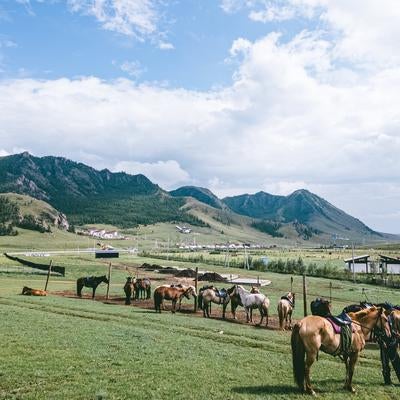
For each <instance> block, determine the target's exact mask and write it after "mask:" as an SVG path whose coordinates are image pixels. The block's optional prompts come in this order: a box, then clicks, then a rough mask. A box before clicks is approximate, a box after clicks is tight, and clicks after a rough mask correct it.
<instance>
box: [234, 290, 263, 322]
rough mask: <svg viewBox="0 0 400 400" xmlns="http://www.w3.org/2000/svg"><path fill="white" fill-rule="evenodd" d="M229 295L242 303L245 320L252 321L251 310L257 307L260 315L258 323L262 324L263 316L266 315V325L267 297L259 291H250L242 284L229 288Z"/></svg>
mask: <svg viewBox="0 0 400 400" xmlns="http://www.w3.org/2000/svg"><path fill="white" fill-rule="evenodd" d="M229 293H230V296H231V298H232V297H236V299H237V301H238V303H239V304H240V305H242V306H243V307H244V309H245V311H246V320H247V322H253V316H252V313H251V310H253V309H256V308H258V310H259V311H260V315H261V320H260V323H259V325H261V324H262V322H263V320H264V317H266V324H265V325H266V326H268V307H269V303H270V302H269V298H268V297H267V296H265V295H263V294H261V293H251V292H249V291H248V290H246V289H245V288H244V287H243V286H240V285H235V286H234V287H233V288H232V289H231V290H229Z"/></svg>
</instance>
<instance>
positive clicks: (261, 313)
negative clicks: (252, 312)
mask: <svg viewBox="0 0 400 400" xmlns="http://www.w3.org/2000/svg"><path fill="white" fill-rule="evenodd" d="M258 310H259V311H260V316H261V320H260V323H259V324H258V325H261V324H262V322H263V319H264V310H263V306H262V305H259V307H258Z"/></svg>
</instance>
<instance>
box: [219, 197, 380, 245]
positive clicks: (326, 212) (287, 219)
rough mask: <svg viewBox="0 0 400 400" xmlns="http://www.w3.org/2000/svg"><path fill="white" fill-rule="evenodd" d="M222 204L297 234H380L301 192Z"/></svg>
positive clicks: (370, 236) (370, 235)
mask: <svg viewBox="0 0 400 400" xmlns="http://www.w3.org/2000/svg"><path fill="white" fill-rule="evenodd" d="M222 201H223V202H224V203H225V204H226V205H227V206H228V207H229V208H230V209H231V210H233V211H234V212H236V213H238V214H243V215H247V216H249V217H253V218H258V219H263V220H268V221H276V222H279V223H284V224H288V223H291V224H293V225H294V227H295V229H296V230H298V231H299V230H304V229H306V228H311V229H312V230H313V231H314V232H313V233H314V234H318V233H325V234H330V235H337V236H344V237H348V238H354V237H361V236H362V237H365V238H379V237H382V234H380V233H379V232H375V231H373V230H372V229H370V228H369V227H368V226H366V225H365V224H364V223H362V222H361V221H360V220H358V219H357V218H354V217H352V216H351V215H349V214H346V213H345V212H344V211H342V210H340V209H339V208H337V207H335V206H334V205H332V204H331V203H329V202H328V201H326V200H324V199H323V198H321V197H319V196H317V195H315V194H313V193H311V192H309V191H308V190H304V189H302V190H296V191H295V192H293V193H292V194H290V195H288V196H274V195H271V194H269V193H265V192H258V193H256V194H254V195H249V194H245V195H241V196H233V197H226V198H224V199H223V200H222ZM299 233H300V232H299ZM311 233H312V232H311Z"/></svg>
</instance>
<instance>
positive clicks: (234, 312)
mask: <svg viewBox="0 0 400 400" xmlns="http://www.w3.org/2000/svg"><path fill="white" fill-rule="evenodd" d="M236 308H237V304H234V303H233V302H232V303H231V312H232V316H233V319H236Z"/></svg>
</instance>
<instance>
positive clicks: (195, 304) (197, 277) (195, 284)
mask: <svg viewBox="0 0 400 400" xmlns="http://www.w3.org/2000/svg"><path fill="white" fill-rule="evenodd" d="M198 280H199V267H196V272H195V275H194V288H195V289H196V293H197V294H198V292H197V285H198ZM196 311H197V299H196V297H195V298H194V312H196Z"/></svg>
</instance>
